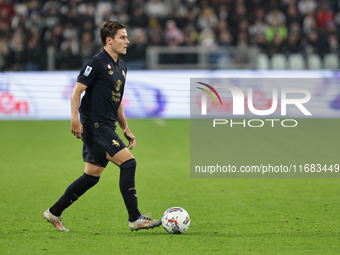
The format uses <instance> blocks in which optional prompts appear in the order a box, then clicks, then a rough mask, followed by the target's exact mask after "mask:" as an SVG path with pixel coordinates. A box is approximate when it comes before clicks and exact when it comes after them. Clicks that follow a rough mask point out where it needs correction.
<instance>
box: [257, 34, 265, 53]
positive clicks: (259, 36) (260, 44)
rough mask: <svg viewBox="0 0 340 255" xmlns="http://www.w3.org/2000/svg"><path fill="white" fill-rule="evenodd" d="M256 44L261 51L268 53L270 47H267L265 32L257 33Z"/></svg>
mask: <svg viewBox="0 0 340 255" xmlns="http://www.w3.org/2000/svg"><path fill="white" fill-rule="evenodd" d="M255 45H256V46H257V48H258V49H259V51H260V53H265V54H267V53H268V52H267V51H268V47H267V40H266V36H265V34H257V35H256V37H255Z"/></svg>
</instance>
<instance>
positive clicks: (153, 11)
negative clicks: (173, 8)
mask: <svg viewBox="0 0 340 255" xmlns="http://www.w3.org/2000/svg"><path fill="white" fill-rule="evenodd" d="M144 8H145V13H146V15H148V16H149V17H150V18H166V17H167V16H168V14H169V6H168V5H167V4H166V3H165V2H163V1H161V0H148V1H146V2H145V4H144Z"/></svg>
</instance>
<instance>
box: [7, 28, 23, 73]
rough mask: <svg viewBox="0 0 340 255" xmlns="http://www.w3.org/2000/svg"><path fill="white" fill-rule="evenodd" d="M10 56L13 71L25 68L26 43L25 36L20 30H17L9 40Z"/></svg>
mask: <svg viewBox="0 0 340 255" xmlns="http://www.w3.org/2000/svg"><path fill="white" fill-rule="evenodd" d="M8 48H9V57H8V60H9V61H8V63H9V66H10V70H11V71H23V70H25V54H24V50H25V45H24V38H23V35H22V34H21V33H20V32H15V33H14V34H13V35H12V39H11V40H10V41H9V45H8Z"/></svg>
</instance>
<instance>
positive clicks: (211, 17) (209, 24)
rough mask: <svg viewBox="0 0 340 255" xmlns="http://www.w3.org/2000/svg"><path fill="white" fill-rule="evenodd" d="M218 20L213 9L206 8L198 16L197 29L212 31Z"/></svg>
mask: <svg viewBox="0 0 340 255" xmlns="http://www.w3.org/2000/svg"><path fill="white" fill-rule="evenodd" d="M217 24H218V18H217V15H216V14H215V11H214V9H213V8H210V7H206V8H204V9H203V10H202V13H201V14H200V15H199V16H198V20H197V27H198V29H200V30H203V29H206V28H210V29H212V30H214V29H216V28H217Z"/></svg>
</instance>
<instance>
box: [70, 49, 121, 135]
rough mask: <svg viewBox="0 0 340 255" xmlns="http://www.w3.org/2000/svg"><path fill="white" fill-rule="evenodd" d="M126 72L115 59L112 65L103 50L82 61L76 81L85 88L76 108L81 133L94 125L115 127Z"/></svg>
mask: <svg viewBox="0 0 340 255" xmlns="http://www.w3.org/2000/svg"><path fill="white" fill-rule="evenodd" d="M126 72H127V68H126V65H125V63H124V62H123V61H121V60H120V59H119V58H118V61H117V62H115V61H114V60H113V59H112V57H111V56H110V55H109V54H108V53H107V52H106V51H105V50H104V49H103V50H102V51H101V52H100V53H98V54H96V55H94V56H93V57H92V58H90V59H89V60H87V61H86V62H85V64H84V67H83V68H82V70H81V71H80V74H79V76H78V78H77V81H78V82H80V83H82V84H85V85H86V86H87V88H86V90H85V95H84V97H83V98H82V100H81V105H80V108H79V113H80V120H81V122H82V124H83V126H84V133H85V132H88V131H89V132H91V130H93V128H96V126H98V123H103V124H104V125H108V126H111V127H112V128H114V129H115V128H116V125H115V122H116V121H117V120H118V113H117V111H118V108H119V105H120V103H121V101H122V98H123V93H124V86H125V77H126Z"/></svg>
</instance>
